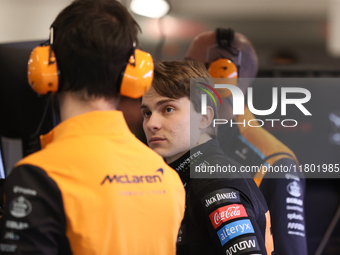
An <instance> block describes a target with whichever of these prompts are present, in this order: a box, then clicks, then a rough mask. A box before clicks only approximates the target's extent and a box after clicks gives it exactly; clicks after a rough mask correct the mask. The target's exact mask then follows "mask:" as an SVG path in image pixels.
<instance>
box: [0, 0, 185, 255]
mask: <svg viewBox="0 0 340 255" xmlns="http://www.w3.org/2000/svg"><path fill="white" fill-rule="evenodd" d="M138 30H139V26H138V24H137V23H136V21H135V20H134V19H133V18H132V16H131V15H130V14H129V12H128V11H127V9H126V8H125V7H124V6H123V5H122V4H121V3H119V2H118V1H115V0H76V1H74V2H72V3H71V4H70V5H69V6H67V7H66V8H65V9H64V10H62V11H61V12H60V13H59V14H58V16H57V17H56V19H55V21H54V22H53V24H52V26H51V35H50V42H49V45H46V46H42V47H38V48H36V49H34V50H33V52H32V55H31V59H30V60H29V82H30V85H31V86H32V87H33V89H34V90H36V91H37V92H39V93H41V94H42V93H43V89H45V88H47V89H48V91H50V90H49V89H50V88H54V87H57V89H55V90H53V89H52V91H55V93H56V94H55V96H56V97H57V99H58V101H59V107H60V117H61V123H60V124H59V125H57V126H56V127H55V128H54V129H53V130H52V131H51V132H50V133H48V134H47V135H45V136H43V137H42V139H41V142H42V150H40V151H38V152H36V153H33V154H31V155H29V156H28V157H26V158H24V159H22V160H21V161H20V162H18V163H17V164H16V166H15V168H14V169H13V170H12V172H11V174H10V175H9V176H8V179H7V182H6V189H5V193H6V206H5V213H4V216H3V224H2V226H1V244H0V251H1V252H0V253H1V254H46V255H53V254H62V255H66V254H81V255H86V254H91V255H94V254H98V255H104V254H107V255H111V254H126V255H133V254H138V255H139V254H175V252H176V240H177V235H178V231H179V228H180V224H181V221H182V219H183V215H184V205H185V191H184V188H183V185H182V183H181V180H180V178H179V177H178V174H177V173H176V172H175V171H174V170H173V169H171V168H170V167H169V166H168V165H167V164H165V162H164V160H163V159H162V157H160V156H159V155H157V154H156V153H155V152H153V151H152V150H151V149H150V148H148V147H147V146H146V145H145V144H143V143H142V142H140V141H139V140H138V139H137V138H136V137H135V136H134V135H133V134H132V133H131V132H130V131H129V129H128V126H127V125H126V122H125V120H124V118H123V114H122V112H120V111H118V110H117V107H118V105H119V98H120V95H124V96H129V97H133V98H136V97H140V96H141V95H142V94H143V93H144V92H145V91H146V90H147V89H149V87H150V86H151V81H152V76H153V62H152V58H151V56H150V55H149V54H147V53H146V52H142V51H140V50H138V49H136V45H137V43H138V40H137V33H138ZM44 52H45V53H46V54H45V55H44V54H43V53H44ZM44 56H45V57H44ZM39 61H42V63H41V65H42V66H43V69H45V70H50V68H52V69H53V68H54V67H55V70H54V71H51V72H50V73H49V75H51V76H56V77H55V78H56V79H57V82H56V83H54V82H55V80H52V81H50V82H47V83H46V84H45V83H44V82H42V83H41V82H39V79H38V78H37V77H40V78H41V79H45V78H47V79H48V78H50V77H49V75H46V74H45V73H40V76H39V74H38V73H37V72H39V70H38V69H37V68H33V67H37V66H39V63H40V62H39ZM36 62H37V63H36ZM55 64H56V65H55ZM57 68H58V69H59V72H60V75H59V77H58V76H57ZM144 68H145V69H144ZM46 76H48V77H46ZM130 77H132V80H129V78H130ZM58 79H59V82H58ZM131 88H132V89H131ZM47 89H46V90H47Z"/></svg>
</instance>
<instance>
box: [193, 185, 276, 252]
mask: <svg viewBox="0 0 340 255" xmlns="http://www.w3.org/2000/svg"><path fill="white" fill-rule="evenodd" d="M240 181H243V180H240ZM219 182H220V184H219V185H218V186H219V187H222V188H216V187H217V186H216V184H215V185H213V186H215V187H214V188H213V189H212V188H211V187H206V188H205V191H204V192H203V193H204V195H202V192H200V194H199V195H198V197H199V198H200V199H199V200H197V202H196V205H195V207H193V208H195V211H194V212H192V214H194V215H195V220H196V222H197V223H198V224H201V225H202V228H203V229H204V230H205V231H208V232H209V236H210V238H211V240H212V242H213V243H214V247H215V249H216V250H217V251H218V254H235V253H236V254H237V253H239V252H251V253H253V254H267V251H266V240H265V236H266V229H265V226H266V217H265V215H263V217H262V218H261V222H258V219H257V218H256V212H255V210H256V208H254V205H253V204H252V202H251V201H250V199H249V196H247V195H245V194H244V193H243V192H241V191H239V190H238V189H236V188H225V187H228V185H221V182H222V180H219ZM236 182H238V180H236ZM223 186H224V187H223ZM255 204H256V203H255ZM268 224H270V222H268ZM260 225H261V227H260ZM268 231H270V226H268ZM269 235H270V233H269ZM270 238H271V237H270ZM269 243H270V242H269Z"/></svg>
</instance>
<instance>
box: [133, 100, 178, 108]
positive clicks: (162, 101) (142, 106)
mask: <svg viewBox="0 0 340 255" xmlns="http://www.w3.org/2000/svg"><path fill="white" fill-rule="evenodd" d="M174 101H175V99H172V98H169V99H164V100H161V101H158V102H157V104H156V106H160V105H162V104H165V103H169V102H174ZM148 108H149V107H148V106H147V105H145V104H142V105H141V106H140V109H148Z"/></svg>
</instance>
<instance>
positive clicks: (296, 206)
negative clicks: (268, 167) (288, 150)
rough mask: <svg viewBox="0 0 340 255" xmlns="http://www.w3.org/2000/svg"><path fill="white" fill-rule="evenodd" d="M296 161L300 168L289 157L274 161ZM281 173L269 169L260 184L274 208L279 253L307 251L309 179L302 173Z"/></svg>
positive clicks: (280, 163)
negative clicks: (305, 199)
mask: <svg viewBox="0 0 340 255" xmlns="http://www.w3.org/2000/svg"><path fill="white" fill-rule="evenodd" d="M294 165H295V167H296V168H295V169H299V168H298V166H297V165H296V163H295V161H293V160H292V159H289V158H283V159H280V160H278V161H276V162H275V163H274V164H273V166H274V167H275V166H278V167H280V166H288V167H289V166H294ZM292 169H294V168H293V167H292ZM278 174H279V173H275V174H271V173H267V174H266V177H267V178H264V179H263V180H262V182H261V185H260V190H261V191H262V193H263V195H264V197H265V199H266V201H267V204H268V207H269V210H270V212H271V219H272V232H273V239H274V248H275V255H295V254H299V255H307V242H306V233H305V211H304V196H305V179H304V178H303V176H301V175H299V174H298V173H281V174H280V176H278ZM270 177H276V178H270ZM278 177H280V178H278Z"/></svg>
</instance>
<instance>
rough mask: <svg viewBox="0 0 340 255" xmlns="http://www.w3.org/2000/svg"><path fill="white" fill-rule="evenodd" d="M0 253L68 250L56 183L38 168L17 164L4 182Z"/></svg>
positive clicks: (53, 253)
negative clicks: (4, 200)
mask: <svg viewBox="0 0 340 255" xmlns="http://www.w3.org/2000/svg"><path fill="white" fill-rule="evenodd" d="M5 198H6V202H5V210H4V211H5V212H4V215H3V219H2V226H1V243H0V251H1V252H0V253H1V254H35V255H40V254H48V255H55V254H71V252H70V247H69V243H68V240H67V238H66V236H65V226H66V219H65V213H64V209H63V203H62V196H61V192H60V190H59V188H58V186H57V184H56V183H55V182H54V181H53V180H52V179H51V178H50V177H48V175H47V174H46V172H45V171H43V170H42V169H40V168H38V167H35V166H31V165H20V166H18V167H16V168H14V169H13V171H12V172H11V174H10V175H9V176H8V178H7V179H6V183H5Z"/></svg>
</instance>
